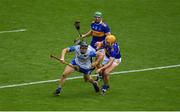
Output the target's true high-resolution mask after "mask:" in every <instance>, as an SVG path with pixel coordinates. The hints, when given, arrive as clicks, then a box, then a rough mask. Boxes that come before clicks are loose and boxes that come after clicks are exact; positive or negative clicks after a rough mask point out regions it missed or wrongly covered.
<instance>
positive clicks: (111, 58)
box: [97, 57, 115, 73]
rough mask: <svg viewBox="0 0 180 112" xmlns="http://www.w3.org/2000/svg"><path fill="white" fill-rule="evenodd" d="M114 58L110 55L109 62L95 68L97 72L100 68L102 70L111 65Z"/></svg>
mask: <svg viewBox="0 0 180 112" xmlns="http://www.w3.org/2000/svg"><path fill="white" fill-rule="evenodd" d="M114 59H115V58H114V57H110V58H109V62H108V63H107V64H105V65H104V66H103V67H101V68H99V69H98V70H97V72H98V73H99V72H100V71H101V70H104V69H106V68H108V67H109V66H111V65H112V64H113V61H114Z"/></svg>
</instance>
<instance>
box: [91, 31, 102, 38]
mask: <svg viewBox="0 0 180 112" xmlns="http://www.w3.org/2000/svg"><path fill="white" fill-rule="evenodd" d="M104 35H105V33H104V32H99V31H95V30H92V36H96V37H102V36H104Z"/></svg>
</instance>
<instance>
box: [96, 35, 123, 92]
mask: <svg viewBox="0 0 180 112" xmlns="http://www.w3.org/2000/svg"><path fill="white" fill-rule="evenodd" d="M96 46H97V49H99V48H101V47H103V48H104V49H105V56H104V59H103V62H102V65H103V66H102V67H100V68H99V69H97V70H96V72H97V73H100V72H101V73H102V75H103V82H104V85H103V86H102V93H103V94H105V92H106V91H107V90H108V88H109V74H110V72H112V71H113V70H114V69H115V68H116V67H117V66H118V65H119V64H120V63H121V53H120V49H119V46H118V44H117V42H116V38H115V36H114V35H108V36H106V39H105V40H104V41H103V42H97V43H96Z"/></svg>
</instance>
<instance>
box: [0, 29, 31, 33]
mask: <svg viewBox="0 0 180 112" xmlns="http://www.w3.org/2000/svg"><path fill="white" fill-rule="evenodd" d="M24 31H27V29H18V30H8V31H0V33H13V32H24Z"/></svg>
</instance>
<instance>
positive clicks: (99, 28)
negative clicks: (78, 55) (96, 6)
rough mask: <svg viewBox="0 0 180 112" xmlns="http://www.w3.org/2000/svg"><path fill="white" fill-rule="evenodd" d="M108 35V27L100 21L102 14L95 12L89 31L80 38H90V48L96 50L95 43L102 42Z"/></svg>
mask: <svg viewBox="0 0 180 112" xmlns="http://www.w3.org/2000/svg"><path fill="white" fill-rule="evenodd" d="M110 34H111V33H110V29H109V27H108V25H107V24H106V23H104V22H103V21H102V13H101V12H98V11H97V12H95V14H94V21H93V22H92V23H91V29H90V31H89V32H87V33H86V34H84V35H82V38H85V37H88V36H92V40H91V44H90V46H91V48H92V49H94V50H96V47H95V43H96V42H101V41H104V40H105V37H106V36H107V35H110Z"/></svg>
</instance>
